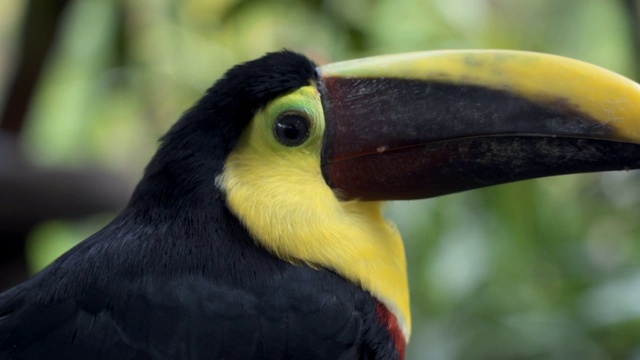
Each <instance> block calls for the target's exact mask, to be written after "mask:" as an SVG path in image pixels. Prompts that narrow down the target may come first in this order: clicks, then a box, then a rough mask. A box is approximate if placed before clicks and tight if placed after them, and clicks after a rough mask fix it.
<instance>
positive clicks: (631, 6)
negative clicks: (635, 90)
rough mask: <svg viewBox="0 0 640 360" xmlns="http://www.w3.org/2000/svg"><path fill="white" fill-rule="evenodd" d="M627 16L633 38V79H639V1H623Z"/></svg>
mask: <svg viewBox="0 0 640 360" xmlns="http://www.w3.org/2000/svg"><path fill="white" fill-rule="evenodd" d="M624 4H625V6H626V8H627V13H628V14H629V23H630V24H631V31H632V34H631V35H632V37H633V60H634V64H635V68H634V74H633V78H634V79H635V80H638V79H640V0H624Z"/></svg>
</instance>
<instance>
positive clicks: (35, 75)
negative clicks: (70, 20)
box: [0, 0, 69, 134]
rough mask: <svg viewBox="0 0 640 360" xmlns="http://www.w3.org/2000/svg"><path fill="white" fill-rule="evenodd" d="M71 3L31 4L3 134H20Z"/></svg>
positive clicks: (0, 126) (35, 0)
mask: <svg viewBox="0 0 640 360" xmlns="http://www.w3.org/2000/svg"><path fill="white" fill-rule="evenodd" d="M68 4H69V0H55V1H51V0H31V1H29V4H28V5H27V10H26V14H25V18H24V21H23V23H22V36H21V39H20V42H19V47H20V48H19V54H18V59H17V61H16V63H17V68H16V70H15V76H14V77H13V79H12V81H11V84H10V85H9V91H8V96H7V98H6V100H5V106H4V113H3V114H2V117H1V118H0V130H5V131H9V132H13V133H16V134H19V133H20V131H21V130H22V128H23V127H24V121H25V118H26V115H27V110H28V109H29V105H30V104H31V101H32V99H33V94H34V90H35V89H36V86H37V84H38V81H39V79H40V76H41V74H42V69H43V68H44V64H45V62H46V60H47V58H48V57H49V54H50V52H51V49H52V48H53V44H54V42H55V36H56V33H57V32H58V29H59V27H60V22H61V21H60V20H61V18H62V14H63V12H64V9H65V8H66V7H67V5H68Z"/></svg>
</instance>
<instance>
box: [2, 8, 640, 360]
mask: <svg viewBox="0 0 640 360" xmlns="http://www.w3.org/2000/svg"><path fill="white" fill-rule="evenodd" d="M23 7H24V2H22V1H20V0H11V1H10V0H4V1H2V2H0V46H2V54H1V55H0V81H1V82H2V84H4V83H6V81H7V79H8V77H9V75H10V74H11V69H12V63H11V61H12V59H11V54H12V51H13V50H14V49H15V46H16V45H17V44H16V41H17V40H16V39H17V35H18V29H19V23H20V20H21V18H20V16H21V14H22V12H23ZM631 15H632V14H629V13H627V10H626V8H625V7H624V4H623V2H622V1H617V0H536V1H523V0H520V1H518V0H430V1H426V0H422V1H419V0H348V1H345V0H309V1H292V0H290V1H287V0H276V1H260V0H253V1H240V0H180V1H170V0H120V1H117V0H86V1H82V0H76V1H75V2H74V3H73V5H72V6H71V8H70V9H69V11H68V12H67V13H66V14H65V18H64V27H63V31H62V33H61V34H60V35H59V38H58V42H57V45H56V51H55V56H54V58H53V59H52V60H51V61H50V62H49V63H48V65H47V69H46V74H45V76H44V80H43V82H42V83H41V85H40V86H39V90H38V94H37V101H36V103H35V104H34V106H33V108H32V109H31V110H30V119H29V124H28V129H27V130H26V134H25V136H26V137H25V141H26V149H27V151H28V153H29V155H30V156H31V157H32V159H34V161H36V162H38V163H40V164H42V165H46V166H76V167H82V166H86V165H88V164H98V165H100V166H102V167H104V168H107V169H110V170H112V171H116V172H118V173H120V174H123V176H125V177H127V178H128V179H130V180H131V182H132V184H133V183H135V181H136V180H137V179H138V178H139V177H140V176H141V173H142V170H143V168H144V166H145V164H146V162H147V161H148V159H149V158H150V157H151V155H152V154H153V152H154V150H155V148H156V145H157V139H158V138H159V137H160V136H161V135H162V134H163V132H164V131H166V130H167V129H168V127H169V126H170V125H171V124H172V123H173V122H174V121H175V119H177V118H178V117H179V116H180V114H181V113H182V112H183V111H184V110H185V109H187V108H188V107H189V106H190V105H191V104H192V103H193V102H194V101H195V100H196V99H197V98H198V97H199V96H200V94H202V92H203V91H204V90H205V89H206V88H207V87H208V86H210V85H211V84H212V83H213V82H214V81H215V79H217V78H218V77H219V76H220V75H221V74H223V72H224V71H225V70H226V69H228V68H229V67H231V66H233V65H234V64H236V63H238V62H241V61H245V60H249V59H252V58H255V57H258V56H260V55H262V54H264V53H265V52H268V51H274V50H279V49H282V48H289V49H292V50H296V51H300V52H304V53H306V54H308V55H309V56H310V57H312V58H314V59H315V60H316V61H317V62H319V63H327V62H333V61H338V60H346V59H351V58H357V57H363V56H369V55H379V54H386V53H396V52H407V51H417V50H431V49H444V48H506V49H519V50H531V51H542V52H550V53H555V54H559V55H564V56H569V57H574V58H578V59H581V60H585V61H588V62H592V63H595V64H598V65H601V66H603V67H606V68H608V69H611V70H613V71H616V72H619V73H622V74H624V75H627V76H630V77H634V76H636V75H637V74H635V73H634V71H635V69H636V67H637V66H638V64H637V63H636V62H637V61H638V59H637V58H634V54H633V51H632V49H633V47H632V34H631V31H632V29H631V25H630V21H629V17H630V16H631ZM0 95H2V94H0ZM639 185H640V176H639V175H638V174H636V173H609V174H602V175H600V174H590V175H580V176H565V177H554V178H549V179H541V180H535V181H527V182H521V183H514V184H510V185H504V186H500V187H495V188H489V189H483V190H479V191H473V192H467V193H462V194H457V195H450V196H445V197H442V198H438V199H431V200H426V201H415V202H398V203H392V204H390V205H389V206H388V214H389V217H390V218H392V219H394V221H396V222H397V224H398V226H399V227H400V228H401V231H402V232H403V234H404V237H405V240H406V246H407V255H408V260H409V270H410V281H411V289H412V303H413V314H414V330H413V335H412V338H411V343H410V346H409V349H408V358H409V359H592V360H600V359H603V360H604V359H640V223H639V222H638V218H639V215H640V186H639ZM113 215H114V214H105V215H101V216H98V217H92V218H89V219H86V220H83V221H78V222H73V223H65V222H59V221H55V222H51V223H47V224H43V225H42V226H41V227H40V228H39V229H38V230H36V231H35V232H34V233H33V234H32V236H31V240H30V242H29V254H30V262H31V264H32V267H33V270H34V271H37V270H38V269H40V268H42V267H43V266H45V265H46V264H47V263H48V262H50V261H51V260H52V259H54V258H55V257H56V256H58V255H59V254H60V253H61V252H62V251H64V250H65V249H67V248H68V247H70V246H72V245H73V244H74V243H76V242H78V241H80V240H82V239H83V238H84V237H85V236H87V235H89V234H91V233H92V232H94V231H95V230H96V229H97V228H98V227H99V226H102V225H103V224H104V223H105V222H106V221H108V220H109V218H110V217H112V216H113Z"/></svg>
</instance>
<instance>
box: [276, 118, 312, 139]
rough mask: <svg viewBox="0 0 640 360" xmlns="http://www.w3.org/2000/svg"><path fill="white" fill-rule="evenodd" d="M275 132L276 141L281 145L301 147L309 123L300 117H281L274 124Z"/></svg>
mask: <svg viewBox="0 0 640 360" xmlns="http://www.w3.org/2000/svg"><path fill="white" fill-rule="evenodd" d="M275 131H276V137H277V138H278V141H280V143H282V144H283V145H287V146H297V145H301V144H302V143H304V141H305V140H307V136H308V135H309V121H308V120H307V119H306V118H305V117H303V116H301V115H296V114H288V115H283V116H281V117H280V118H279V119H278V121H277V122H276V128H275Z"/></svg>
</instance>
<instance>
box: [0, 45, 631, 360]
mask: <svg viewBox="0 0 640 360" xmlns="http://www.w3.org/2000/svg"><path fill="white" fill-rule="evenodd" d="M639 167H640V86H639V85H638V84H636V83H634V82H632V81H631V80H628V79H626V78H624V77H622V76H619V75H616V74H614V73H612V72H609V71H607V70H604V69H601V68H599V67H596V66H594V65H589V64H586V63H582V62H579V61H576V60H570V59H566V58H562V57H557V56H553V55H544V54H537V53H528V52H515V51H488V50H487V51H482V50H464V51H435V52H418V53H409V54H399V55H388V56H380V57H372V58H366V59H361V60H352V61H346V62H340V63H335V64H329V65H324V66H320V67H318V66H316V64H314V63H313V62H312V61H311V60H309V59H308V58H306V57H305V56H303V55H300V54H297V53H294V52H291V51H287V50H283V51H280V52H274V53H269V54H267V55H265V56H263V57H261V58H258V59H256V60H253V61H249V62H246V63H243V64H240V65H237V66H235V67H233V68H231V69H230V70H229V71H228V72H227V73H226V74H225V75H224V76H223V77H222V78H221V79H219V80H218V81H217V82H216V83H215V84H214V85H213V86H212V87H211V88H209V89H208V90H207V91H206V93H205V94H204V96H203V97H202V98H201V99H200V100H199V101H198V102H197V103H196V104H195V105H194V106H193V107H192V108H191V109H190V110H188V111H187V112H186V113H184V114H183V115H182V117H181V118H180V119H179V120H178V121H177V122H176V123H175V124H174V125H173V127H172V128H171V129H170V130H169V131H168V133H167V134H166V135H165V136H164V137H163V138H162V140H161V144H160V146H159V149H158V150H157V153H156V154H155V156H154V157H153V158H152V160H151V161H150V163H149V165H148V166H147V168H146V170H145V172H144V175H143V177H142V179H141V181H140V182H139V184H138V185H137V187H136V189H135V191H134V193H133V195H132V197H131V199H130V201H129V203H128V205H127V206H126V208H125V209H124V210H123V211H122V212H121V213H120V214H119V215H118V216H117V217H115V219H114V220H113V221H111V222H110V223H109V224H108V225H106V226H105V227H104V228H103V229H101V230H99V231H98V232H97V233H95V234H94V235H93V236H90V237H89V238H88V239H86V240H84V241H83V242H81V243H79V244H78V245H77V246H76V247H74V248H73V249H71V250H70V251H68V252H67V253H65V254H64V255H62V256H61V257H60V258H58V259H57V260H56V261H55V262H54V263H52V264H51V265H50V266H48V267H47V268H45V269H44V270H42V271H41V272H40V273H38V274H36V275H35V276H33V277H32V278H31V279H29V280H28V281H26V282H24V283H22V284H20V285H18V286H16V287H14V288H11V289H9V290H7V291H5V292H4V293H3V294H2V295H0V359H24V360H28V359H58V360H62V359H118V360H126V359H145V360H149V359H154V360H157V359H270V360H271V359H342V360H347V359H404V357H405V347H406V345H407V342H408V340H409V337H410V334H411V315H410V308H409V290H408V281H407V271H406V261H405V253H404V248H403V242H402V239H401V236H400V234H399V232H398V230H397V229H396V227H395V226H394V225H393V223H391V222H390V221H388V220H386V219H385V218H384V216H383V212H382V207H383V204H384V203H385V201H388V200H396V199H418V198H428V197H434V196H439V195H444V194H448V193H453V192H458V191H463V190H470V189H475V188H479V187H485V186H489V185H496V184H501V183H506V182H510V181H517V180H523V179H529V178H535V177H542V176H550V175H560V174H567V173H578V172H592V171H605V170H628V169H635V168H639Z"/></svg>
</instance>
